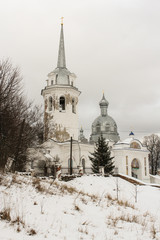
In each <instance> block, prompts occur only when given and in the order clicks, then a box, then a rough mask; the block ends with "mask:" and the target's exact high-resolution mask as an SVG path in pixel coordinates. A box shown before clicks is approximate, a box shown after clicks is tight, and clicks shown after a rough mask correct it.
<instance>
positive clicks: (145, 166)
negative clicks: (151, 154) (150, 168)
mask: <svg viewBox="0 0 160 240" xmlns="http://www.w3.org/2000/svg"><path fill="white" fill-rule="evenodd" d="M144 172H145V176H147V162H146V157H145V158H144Z"/></svg>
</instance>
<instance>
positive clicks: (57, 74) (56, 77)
mask: <svg viewBox="0 0 160 240" xmlns="http://www.w3.org/2000/svg"><path fill="white" fill-rule="evenodd" d="M57 80H58V74H56V84H57Z"/></svg>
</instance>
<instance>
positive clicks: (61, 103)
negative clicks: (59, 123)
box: [59, 97, 65, 112]
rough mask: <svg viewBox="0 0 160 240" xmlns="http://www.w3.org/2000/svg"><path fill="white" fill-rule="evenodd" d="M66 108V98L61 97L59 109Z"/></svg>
mask: <svg viewBox="0 0 160 240" xmlns="http://www.w3.org/2000/svg"><path fill="white" fill-rule="evenodd" d="M64 110H65V98H64V97H60V99H59V111H60V112H61V111H64Z"/></svg>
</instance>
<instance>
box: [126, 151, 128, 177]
mask: <svg viewBox="0 0 160 240" xmlns="http://www.w3.org/2000/svg"><path fill="white" fill-rule="evenodd" d="M126 175H128V156H126Z"/></svg>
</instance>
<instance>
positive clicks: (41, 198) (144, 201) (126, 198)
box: [0, 175, 160, 240]
mask: <svg viewBox="0 0 160 240" xmlns="http://www.w3.org/2000/svg"><path fill="white" fill-rule="evenodd" d="M0 181H1V184H0V212H1V213H0V216H1V217H0V240H28V239H30V240H42V239H43V240H44V239H50V240H61V239H64V240H65V239H66V240H72V239H73V240H77V239H95V240H112V239H116V240H120V239H124V240H128V239H129V240H141V239H145V240H148V239H157V240H158V239H160V188H156V187H150V186H138V187H137V190H136V186H134V185H133V184H131V183H128V182H126V181H125V180H122V179H119V178H114V177H108V178H104V177H97V176H83V177H81V178H76V179H74V180H72V181H70V182H67V183H65V182H60V181H53V180H51V179H47V180H39V179H37V178H32V177H24V176H18V175H3V176H2V175H1V176H0ZM117 186H118V189H119V191H118V198H119V200H118V201H117ZM136 192H137V193H136ZM136 195H137V197H136ZM136 201H137V202H136Z"/></svg>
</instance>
